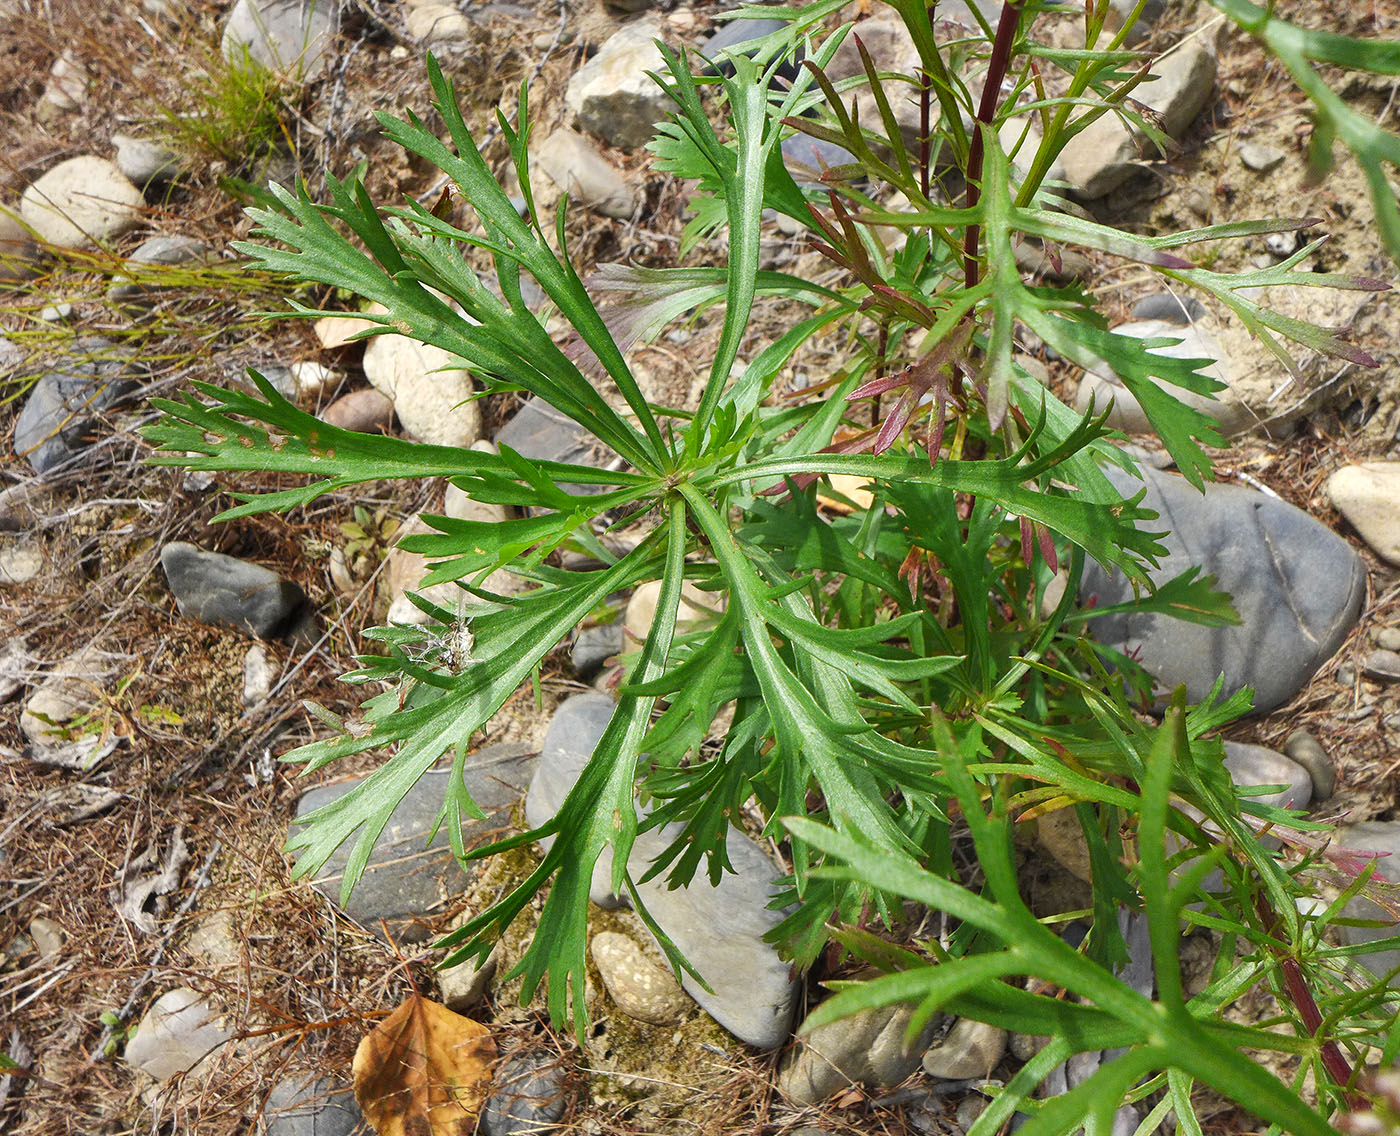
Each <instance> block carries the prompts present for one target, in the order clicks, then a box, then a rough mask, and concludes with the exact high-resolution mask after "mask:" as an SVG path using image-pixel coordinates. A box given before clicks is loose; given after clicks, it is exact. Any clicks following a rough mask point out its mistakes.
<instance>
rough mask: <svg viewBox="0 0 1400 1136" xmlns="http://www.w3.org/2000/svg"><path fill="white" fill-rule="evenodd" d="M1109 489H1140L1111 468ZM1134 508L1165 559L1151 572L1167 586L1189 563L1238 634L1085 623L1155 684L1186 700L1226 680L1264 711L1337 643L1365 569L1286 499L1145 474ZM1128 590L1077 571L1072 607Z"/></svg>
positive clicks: (1113, 621) (1114, 619)
mask: <svg viewBox="0 0 1400 1136" xmlns="http://www.w3.org/2000/svg"><path fill="white" fill-rule="evenodd" d="M1106 472H1107V476H1108V477H1109V479H1110V480H1111V481H1113V483H1114V484H1115V485H1117V486H1118V488H1119V491H1120V492H1122V493H1124V494H1125V495H1131V494H1132V493H1133V492H1136V491H1137V490H1139V489H1142V488H1143V487H1144V483H1143V482H1139V481H1138V480H1137V479H1135V478H1133V477H1132V476H1131V475H1129V474H1127V473H1124V472H1123V471H1121V470H1118V469H1116V468H1114V469H1109V470H1107V471H1106ZM1144 477H1145V488H1146V491H1147V495H1146V497H1145V498H1144V500H1143V504H1144V505H1145V506H1146V507H1147V508H1149V509H1153V510H1156V512H1157V513H1158V519H1157V520H1154V521H1148V522H1144V524H1145V526H1146V527H1148V528H1150V529H1152V530H1155V531H1159V532H1160V531H1161V530H1163V529H1169V530H1171V531H1170V535H1168V536H1167V537H1165V538H1164V539H1163V544H1165V545H1166V547H1167V549H1168V555H1167V557H1166V558H1165V559H1164V560H1163V561H1162V564H1161V566H1160V567H1159V568H1157V569H1154V570H1153V571H1152V573H1151V575H1152V578H1153V579H1154V580H1158V581H1164V580H1168V579H1171V578H1172V577H1173V576H1176V575H1178V574H1179V573H1181V572H1182V571H1184V570H1185V569H1186V568H1187V567H1189V566H1191V565H1200V566H1201V567H1202V568H1203V570H1204V571H1205V572H1208V573H1211V574H1213V575H1214V576H1215V577H1216V580H1217V581H1218V583H1219V587H1220V588H1221V589H1222V590H1224V591H1225V592H1227V593H1229V594H1230V595H1231V596H1232V597H1233V602H1234V605H1235V608H1236V610H1237V611H1238V612H1239V615H1240V618H1241V621H1242V622H1241V624H1240V626H1238V627H1202V626H1199V625H1197V624H1192V623H1183V622H1181V621H1179V620H1175V619H1170V618H1168V617H1166V616H1158V615H1134V614H1128V615H1107V616H1104V617H1102V618H1099V619H1095V620H1093V621H1092V622H1091V624H1090V626H1091V629H1092V630H1093V633H1094V635H1095V636H1096V637H1097V638H1098V639H1099V640H1100V641H1102V642H1104V643H1108V644H1111V645H1113V646H1114V647H1115V648H1117V649H1118V650H1121V651H1123V652H1125V653H1136V656H1137V657H1138V658H1140V659H1141V661H1142V663H1143V665H1144V666H1145V667H1146V668H1147V670H1148V671H1149V672H1150V673H1151V674H1153V675H1155V676H1156V678H1157V679H1158V681H1159V683H1160V685H1161V688H1162V689H1163V690H1164V691H1170V690H1171V689H1172V688H1173V687H1175V686H1176V685H1177V684H1178V683H1185V684H1186V688H1187V692H1188V695H1189V697H1190V698H1191V700H1192V701H1200V700H1201V699H1203V698H1204V697H1205V696H1206V694H1207V693H1208V692H1209V690H1210V688H1211V685H1212V683H1214V681H1215V679H1216V677H1217V676H1218V675H1220V674H1221V673H1223V674H1224V675H1225V683H1226V685H1225V695H1226V696H1228V695H1230V694H1231V693H1233V692H1234V691H1236V690H1239V689H1240V688H1241V687H1242V686H1251V687H1253V688H1254V692H1255V697H1254V708H1255V710H1256V711H1257V712H1259V713H1265V712H1267V711H1269V710H1272V709H1274V708H1275V707H1277V706H1280V705H1282V704H1283V703H1284V702H1286V701H1288V699H1290V698H1291V697H1293V695H1294V694H1296V693H1297V692H1298V691H1299V690H1301V689H1302V687H1303V686H1304V684H1305V683H1307V681H1308V680H1309V679H1310V678H1311V677H1312V675H1313V673H1314V672H1315V671H1316V670H1317V669H1318V668H1319V667H1320V666H1321V665H1322V664H1323V663H1325V662H1326V661H1327V660H1328V659H1329V658H1330V657H1331V655H1332V654H1333V652H1335V651H1336V650H1337V648H1338V647H1340V646H1341V644H1342V641H1343V640H1344V639H1345V638H1346V635H1347V632H1348V631H1350V630H1351V628H1352V626H1353V625H1354V624H1355V622H1356V618H1357V615H1358V613H1359V612H1360V610H1361V601H1362V599H1363V597H1364V596H1365V592H1366V573H1365V569H1364V567H1363V565H1362V563H1361V560H1360V558H1359V557H1358V556H1357V555H1356V553H1355V552H1354V551H1353V550H1352V549H1351V547H1350V546H1349V545H1348V544H1347V543H1346V541H1344V540H1343V539H1342V538H1341V537H1339V536H1337V534H1336V533H1334V532H1332V531H1331V530H1330V529H1329V528H1327V527H1326V526H1325V525H1323V524H1321V523H1320V522H1319V521H1317V520H1315V519H1314V518H1312V517H1310V516H1308V515H1307V514H1306V513H1304V512H1303V511H1302V510H1300V509H1296V508H1294V507H1293V506H1292V505H1289V504H1288V503H1287V502H1284V501H1280V500H1278V499H1276V498H1274V497H1269V496H1267V495H1265V494H1263V493H1259V492H1256V491H1255V490H1252V489H1244V488H1242V487H1240V486H1236V485H1207V487H1206V491H1205V494H1204V495H1202V494H1201V493H1199V492H1198V491H1197V490H1195V489H1194V488H1192V486H1191V485H1190V484H1189V483H1188V482H1187V481H1186V480H1185V479H1184V478H1181V477H1177V476H1174V475H1172V474H1167V473H1163V472H1161V471H1159V470H1154V469H1150V468H1149V469H1146V470H1144ZM1131 597H1132V587H1131V585H1130V584H1128V583H1127V582H1126V581H1125V580H1124V578H1123V577H1122V576H1121V575H1120V574H1117V573H1115V574H1114V575H1112V576H1110V575H1109V574H1108V573H1106V572H1105V571H1104V570H1103V568H1102V567H1100V566H1099V565H1098V564H1094V563H1091V564H1090V565H1089V566H1088V567H1087V568H1086V570H1085V573H1084V580H1083V583H1082V585H1081V587H1080V592H1079V599H1080V602H1081V603H1089V602H1094V603H1097V604H1098V605H1101V606H1102V605H1107V604H1116V603H1120V602H1123V601H1125V600H1128V599H1130V598H1131Z"/></svg>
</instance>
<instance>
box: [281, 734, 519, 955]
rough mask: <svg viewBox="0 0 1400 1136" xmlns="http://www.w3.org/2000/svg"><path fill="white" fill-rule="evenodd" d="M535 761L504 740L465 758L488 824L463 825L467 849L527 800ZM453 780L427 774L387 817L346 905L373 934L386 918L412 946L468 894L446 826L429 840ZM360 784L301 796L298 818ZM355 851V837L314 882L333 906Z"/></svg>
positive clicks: (442, 773) (470, 786)
mask: <svg viewBox="0 0 1400 1136" xmlns="http://www.w3.org/2000/svg"><path fill="white" fill-rule="evenodd" d="M534 764H535V758H534V755H533V754H532V753H530V752H528V751H527V750H525V749H524V748H522V747H521V746H518V745H511V744H508V743H503V744H499V745H490V746H486V747H484V748H483V749H481V750H480V751H478V752H477V753H474V754H472V755H471V756H469V757H468V758H467V761H466V768H465V769H464V771H463V775H462V776H463V781H464V783H465V784H466V786H467V792H468V793H470V794H471V798H472V800H474V801H475V802H476V803H477V804H478V805H480V806H481V811H482V812H484V813H486V819H485V820H477V821H468V822H467V823H466V824H465V825H464V826H463V828H462V840H463V842H464V843H465V845H466V847H468V848H470V847H472V846H473V845H475V844H480V843H483V842H485V841H487V840H489V839H493V838H494V836H495V835H496V834H497V832H498V830H499V829H501V828H503V827H505V826H507V825H509V823H510V812H511V809H512V808H513V807H514V806H515V804H516V802H517V801H519V800H520V798H521V797H522V796H523V795H524V792H525V786H526V785H527V783H528V782H529V778H530V774H531V772H532V770H533V769H534ZM450 776H451V771H450V770H447V769H433V770H429V771H428V772H427V773H425V774H424V775H423V777H422V778H420V779H419V781H418V783H417V784H416V785H414V787H413V788H412V789H410V790H409V791H408V794H407V795H406V796H405V797H404V799H403V800H402V801H401V802H400V803H399V807H398V808H397V809H395V810H394V812H393V815H392V816H390V818H389V823H388V824H387V825H386V826H385V828H384V832H383V833H382V834H381V835H380V837H379V841H378V843H377V844H376V845H375V847H374V851H373V853H372V854H371V855H370V860H369V865H368V866H367V867H366V868H365V873H364V875H363V876H362V877H361V879H360V882H359V884H358V885H357V886H356V888H355V890H354V892H353V893H352V894H351V896H350V902H349V903H348V904H346V905H345V907H344V911H345V913H346V914H347V915H349V916H350V917H351V918H352V919H354V920H355V921H356V922H357V923H359V924H361V925H362V926H364V927H367V928H369V929H370V930H371V931H373V932H374V933H375V934H382V933H383V931H382V929H381V927H380V920H383V921H384V922H385V923H387V924H388V927H389V933H390V934H391V935H393V937H394V938H395V939H398V940H406V941H410V942H412V941H416V940H421V939H423V938H425V937H426V936H427V934H428V928H427V927H426V926H425V925H424V924H423V920H425V919H427V918H430V917H431V916H432V914H433V913H434V912H435V911H436V910H438V909H439V908H440V906H441V904H442V902H443V900H445V899H447V898H450V897H451V896H454V895H460V894H461V893H462V892H463V891H465V890H466V888H467V885H468V883H469V882H470V881H469V877H468V876H467V875H466V874H464V873H463V871H462V869H461V867H460V866H459V865H458V863H457V861H456V859H455V858H454V857H453V855H452V851H451V848H450V846H449V843H448V835H447V829H446V827H442V828H440V829H438V832H437V834H436V835H435V836H434V837H433V840H432V842H431V843H429V842H428V834H429V833H430V832H432V830H433V827H434V824H435V822H436V820H437V815H438V811H439V810H440V809H441V808H442V800H443V796H444V793H445V792H446V789H447V779H448V777H450ZM362 781H363V778H354V779H352V780H349V781H340V782H336V783H335V784H332V785H322V786H320V787H318V788H315V789H312V790H310V791H309V792H307V793H304V794H303V795H302V798H301V800H300V801H298V802H297V816H298V818H300V817H304V816H306V814H307V813H310V812H312V811H313V810H315V809H318V808H321V807H322V806H323V805H328V804H330V803H331V802H332V801H337V800H339V799H340V798H341V797H343V796H345V794H346V793H348V792H350V791H351V790H352V789H354V788H355V787H356V786H357V785H359V784H360V783H361V782H362ZM353 846H354V838H353V837H352V838H351V839H350V840H347V841H346V842H345V843H344V844H343V845H341V846H340V848H338V849H336V851H335V854H334V855H333V856H332V857H331V858H330V859H329V860H328V861H327V862H326V863H325V865H323V866H322V868H321V870H320V871H319V872H317V873H316V875H315V876H314V877H313V878H312V883H313V885H314V886H315V887H316V889H317V890H318V891H319V892H321V893H322V894H323V895H325V896H326V898H327V899H329V900H330V901H331V902H332V903H336V904H338V903H339V901H340V881H341V877H342V876H343V874H344V872H345V865H346V863H347V861H348V860H349V858H350V850H351V848H352V847H353Z"/></svg>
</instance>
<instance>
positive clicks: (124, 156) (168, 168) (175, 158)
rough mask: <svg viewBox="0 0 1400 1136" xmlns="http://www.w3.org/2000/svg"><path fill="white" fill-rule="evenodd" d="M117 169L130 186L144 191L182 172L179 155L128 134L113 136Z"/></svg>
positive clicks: (155, 143) (164, 147)
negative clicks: (147, 187)
mask: <svg viewBox="0 0 1400 1136" xmlns="http://www.w3.org/2000/svg"><path fill="white" fill-rule="evenodd" d="M112 145H113V146H115V147H116V148H117V169H119V170H121V172H122V176H123V177H125V178H126V179H127V181H129V182H131V184H132V185H135V186H138V187H140V188H141V189H145V188H146V186H148V185H150V184H151V183H153V182H167V181H170V180H171V179H172V178H174V177H176V176H177V175H178V174H180V173H181V172H182V170H181V164H182V163H181V161H180V156H179V155H178V154H176V153H175V151H174V150H171V149H170V148H169V147H167V146H163V145H162V144H161V143H159V142H152V141H151V140H150V139H148V138H137V137H136V136H135V135H132V134H113V135H112Z"/></svg>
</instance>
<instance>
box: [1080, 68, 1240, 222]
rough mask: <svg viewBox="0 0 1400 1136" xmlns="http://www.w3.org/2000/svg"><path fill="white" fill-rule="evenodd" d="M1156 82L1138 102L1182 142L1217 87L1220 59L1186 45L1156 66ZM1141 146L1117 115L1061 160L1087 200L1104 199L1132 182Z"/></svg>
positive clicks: (1092, 127)
mask: <svg viewBox="0 0 1400 1136" xmlns="http://www.w3.org/2000/svg"><path fill="white" fill-rule="evenodd" d="M1153 71H1154V72H1155V73H1156V75H1157V78H1155V79H1150V80H1148V81H1147V82H1145V83H1142V84H1141V85H1140V86H1138V87H1137V88H1136V89H1135V90H1134V91H1133V98H1134V99H1135V100H1136V101H1138V102H1140V103H1143V104H1145V105H1146V106H1147V107H1149V108H1150V109H1151V110H1153V111H1156V112H1157V114H1158V115H1159V116H1160V120H1159V121H1160V125H1161V127H1162V129H1163V131H1165V133H1166V134H1167V136H1168V137H1170V138H1179V137H1181V135H1182V134H1183V133H1184V132H1185V130H1186V128H1187V127H1188V126H1189V125H1190V124H1191V120H1192V119H1194V118H1195V117H1196V115H1197V114H1199V113H1200V112H1201V110H1202V108H1204V107H1205V105H1206V101H1207V100H1208V99H1209V98H1210V95H1211V92H1212V90H1213V89H1214V86H1215V56H1214V55H1213V54H1212V53H1211V52H1210V51H1208V50H1207V49H1206V48H1205V47H1204V46H1202V45H1201V44H1200V43H1198V42H1196V41H1186V42H1185V43H1184V44H1183V46H1182V47H1181V48H1180V49H1179V50H1177V51H1175V52H1174V53H1172V54H1171V55H1168V56H1163V57H1159V58H1158V59H1157V60H1155V61H1154V63H1153ZM1140 148H1141V147H1140V143H1139V139H1138V138H1137V136H1136V135H1135V134H1134V132H1132V131H1130V130H1129V129H1128V128H1127V127H1126V126H1124V125H1123V123H1122V122H1121V121H1119V119H1118V118H1117V116H1116V115H1114V114H1113V113H1112V112H1110V113H1108V114H1105V115H1104V116H1103V117H1101V118H1099V119H1097V120H1096V121H1094V122H1092V123H1090V124H1089V125H1088V126H1087V127H1085V128H1084V129H1083V130H1082V131H1080V132H1079V133H1078V134H1076V135H1075V136H1074V137H1073V138H1071V139H1070V141H1069V144H1068V145H1067V146H1066V147H1065V148H1064V151H1063V153H1062V154H1061V155H1060V161H1061V163H1062V164H1063V166H1064V172H1065V178H1066V180H1067V181H1068V182H1069V183H1070V185H1071V186H1073V188H1074V190H1075V192H1076V193H1077V194H1078V195H1079V196H1080V197H1082V198H1085V199H1087V200H1093V199H1094V198H1097V197H1103V196H1104V195H1105V194H1107V193H1110V192H1112V191H1113V190H1115V189H1117V188H1118V187H1119V186H1120V185H1122V184H1123V183H1124V182H1125V181H1127V180H1128V178H1129V177H1131V176H1132V173H1133V170H1134V168H1135V167H1136V163H1137V159H1138V155H1139V153H1140Z"/></svg>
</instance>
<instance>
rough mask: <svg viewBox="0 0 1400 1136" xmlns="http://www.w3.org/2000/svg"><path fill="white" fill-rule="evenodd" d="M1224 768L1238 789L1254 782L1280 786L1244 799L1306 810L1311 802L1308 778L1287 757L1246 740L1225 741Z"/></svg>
mask: <svg viewBox="0 0 1400 1136" xmlns="http://www.w3.org/2000/svg"><path fill="white" fill-rule="evenodd" d="M1225 768H1226V770H1227V771H1228V772H1229V774H1230V780H1231V781H1233V782H1234V783H1235V785H1236V786H1237V787H1238V788H1241V789H1244V788H1247V787H1249V786H1254V785H1283V786H1284V788H1283V789H1281V790H1278V791H1277V792H1273V793H1264V794H1261V795H1257V796H1256V795H1250V796H1247V797H1246V798H1245V800H1247V801H1252V802H1254V803H1255V804H1260V805H1274V806H1276V807H1278V808H1281V809H1298V810H1301V811H1307V807H1308V806H1309V805H1310V804H1312V793H1313V786H1312V778H1311V777H1310V776H1309V775H1308V771H1307V770H1306V769H1304V768H1303V767H1302V766H1301V765H1299V764H1298V763H1297V762H1296V761H1294V760H1293V759H1292V758H1291V757H1286V756H1285V755H1284V754H1281V753H1278V752H1276V751H1274V750H1271V749H1269V748H1268V747H1267V746H1261V745H1250V744H1249V743H1248V742H1226V743H1225Z"/></svg>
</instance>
